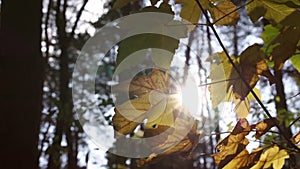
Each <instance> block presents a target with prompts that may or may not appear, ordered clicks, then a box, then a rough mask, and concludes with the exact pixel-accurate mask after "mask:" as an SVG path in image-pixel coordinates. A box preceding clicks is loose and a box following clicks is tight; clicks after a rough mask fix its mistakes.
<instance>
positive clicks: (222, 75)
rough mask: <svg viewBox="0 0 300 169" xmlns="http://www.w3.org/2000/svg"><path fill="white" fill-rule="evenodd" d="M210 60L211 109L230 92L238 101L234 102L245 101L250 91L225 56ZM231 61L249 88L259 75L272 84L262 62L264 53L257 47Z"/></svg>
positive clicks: (251, 47)
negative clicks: (266, 78)
mask: <svg viewBox="0 0 300 169" xmlns="http://www.w3.org/2000/svg"><path fill="white" fill-rule="evenodd" d="M212 58H213V59H212V65H211V73H210V76H209V77H210V79H211V85H210V96H211V100H212V103H213V107H216V106H217V105H218V104H219V103H220V102H221V101H223V100H224V99H225V98H231V96H230V94H231V93H230V92H231V91H232V92H233V96H234V99H240V100H236V101H235V102H240V101H241V100H246V97H247V96H248V94H249V92H250V90H249V88H248V87H247V86H246V85H245V83H244V82H243V81H242V79H241V77H240V76H239V75H238V73H237V72H236V71H235V70H234V69H233V66H232V65H231V63H229V61H228V60H227V57H226V54H225V53H224V52H221V53H217V54H215V55H213V56H212ZM232 60H233V61H234V63H235V65H236V67H237V68H238V69H239V71H240V72H241V74H242V76H243V78H244V79H245V80H246V82H247V83H248V84H249V85H250V87H252V88H254V86H255V85H256V83H257V81H258V80H259V75H264V76H266V77H268V78H269V79H270V81H271V82H274V79H273V78H274V77H273V76H272V74H271V73H270V71H269V69H268V66H267V63H266V62H265V60H264V53H263V51H262V50H261V49H260V47H259V45H256V44H255V45H252V46H250V47H248V48H247V49H246V50H245V51H244V52H242V53H241V55H240V57H239V58H237V59H235V58H233V57H232ZM224 87H225V92H224ZM250 97H251V96H250ZM245 104H247V103H245ZM243 116H244V115H243Z"/></svg>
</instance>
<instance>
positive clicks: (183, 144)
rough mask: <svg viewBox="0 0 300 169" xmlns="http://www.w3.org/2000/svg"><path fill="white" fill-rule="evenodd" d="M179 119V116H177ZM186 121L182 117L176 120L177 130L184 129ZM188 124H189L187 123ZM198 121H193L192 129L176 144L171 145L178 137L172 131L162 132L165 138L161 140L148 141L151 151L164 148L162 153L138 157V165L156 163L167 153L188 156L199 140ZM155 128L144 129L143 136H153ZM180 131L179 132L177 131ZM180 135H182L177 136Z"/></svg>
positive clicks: (167, 154)
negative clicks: (178, 120)
mask: <svg viewBox="0 0 300 169" xmlns="http://www.w3.org/2000/svg"><path fill="white" fill-rule="evenodd" d="M179 119H181V118H179ZM187 123H188V120H186V119H184V120H182V119H181V121H180V122H178V124H179V125H180V126H177V127H179V128H180V129H179V130H185V128H186V127H187ZM188 125H189V124H188ZM197 126H198V123H197V122H195V123H194V125H193V127H192V129H191V130H190V131H189V133H188V134H187V135H186V136H185V137H184V138H183V139H182V140H181V141H180V142H179V143H178V144H176V146H171V148H170V145H173V142H174V141H175V140H176V139H177V138H176V137H178V134H174V133H166V134H165V133H164V136H165V139H161V140H156V141H154V142H149V143H148V144H149V145H150V146H151V147H152V148H154V149H153V151H158V150H159V151H160V150H162V149H163V150H164V149H165V150H166V151H165V152H164V153H162V154H155V153H153V154H151V155H150V156H149V157H148V158H143V159H140V160H139V162H138V166H143V165H145V164H149V163H156V162H158V161H160V160H161V159H163V158H165V157H167V156H169V155H176V154H178V155H181V156H183V157H185V158H190V156H189V155H190V154H191V152H192V151H193V149H194V148H195V147H196V146H197V144H198V142H199V133H198V127H197ZM169 131H174V130H169ZM155 132H156V130H151V129H148V130H145V137H151V136H155V135H157V134H158V133H155ZM178 133H181V132H178ZM179 137H182V136H179Z"/></svg>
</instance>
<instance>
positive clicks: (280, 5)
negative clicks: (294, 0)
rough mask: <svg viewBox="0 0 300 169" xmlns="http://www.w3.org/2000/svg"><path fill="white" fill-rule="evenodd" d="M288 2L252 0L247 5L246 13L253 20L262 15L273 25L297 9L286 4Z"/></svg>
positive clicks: (283, 0)
mask: <svg viewBox="0 0 300 169" xmlns="http://www.w3.org/2000/svg"><path fill="white" fill-rule="evenodd" d="M248 1H250V0H248ZM288 2H289V0H254V1H252V2H251V3H249V4H248V5H247V9H248V15H249V16H250V18H251V20H252V21H253V22H256V21H257V20H258V19H259V18H260V17H264V18H266V19H268V20H269V21H270V22H271V23H273V25H275V24H277V23H281V22H282V21H283V20H284V19H286V18H287V17H288V16H289V15H291V14H292V13H294V12H296V11H297V8H292V7H290V6H288V5H287V3H288Z"/></svg>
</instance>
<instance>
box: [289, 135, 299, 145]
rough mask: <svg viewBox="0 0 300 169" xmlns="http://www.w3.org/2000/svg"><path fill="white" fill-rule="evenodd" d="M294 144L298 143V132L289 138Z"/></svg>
mask: <svg viewBox="0 0 300 169" xmlns="http://www.w3.org/2000/svg"><path fill="white" fill-rule="evenodd" d="M291 140H292V142H293V143H294V144H298V143H299V142H300V132H299V133H298V134H296V135H295V136H294V137H292V138H291Z"/></svg>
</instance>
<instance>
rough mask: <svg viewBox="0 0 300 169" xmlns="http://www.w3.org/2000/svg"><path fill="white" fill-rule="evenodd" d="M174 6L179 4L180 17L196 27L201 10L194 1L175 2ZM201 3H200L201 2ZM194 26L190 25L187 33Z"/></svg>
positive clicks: (181, 0) (180, 0) (182, 0)
mask: <svg viewBox="0 0 300 169" xmlns="http://www.w3.org/2000/svg"><path fill="white" fill-rule="evenodd" d="M175 3H176V4H181V5H182V9H181V11H180V17H181V18H183V19H185V20H187V21H189V22H190V23H192V24H194V25H196V24H197V23H198V21H199V19H200V15H201V9H200V8H199V6H198V4H197V2H196V1H195V0H189V1H187V0H176V1H175ZM201 3H202V2H201ZM194 25H190V26H188V27H189V31H191V30H193V29H194V28H195V26H194Z"/></svg>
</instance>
